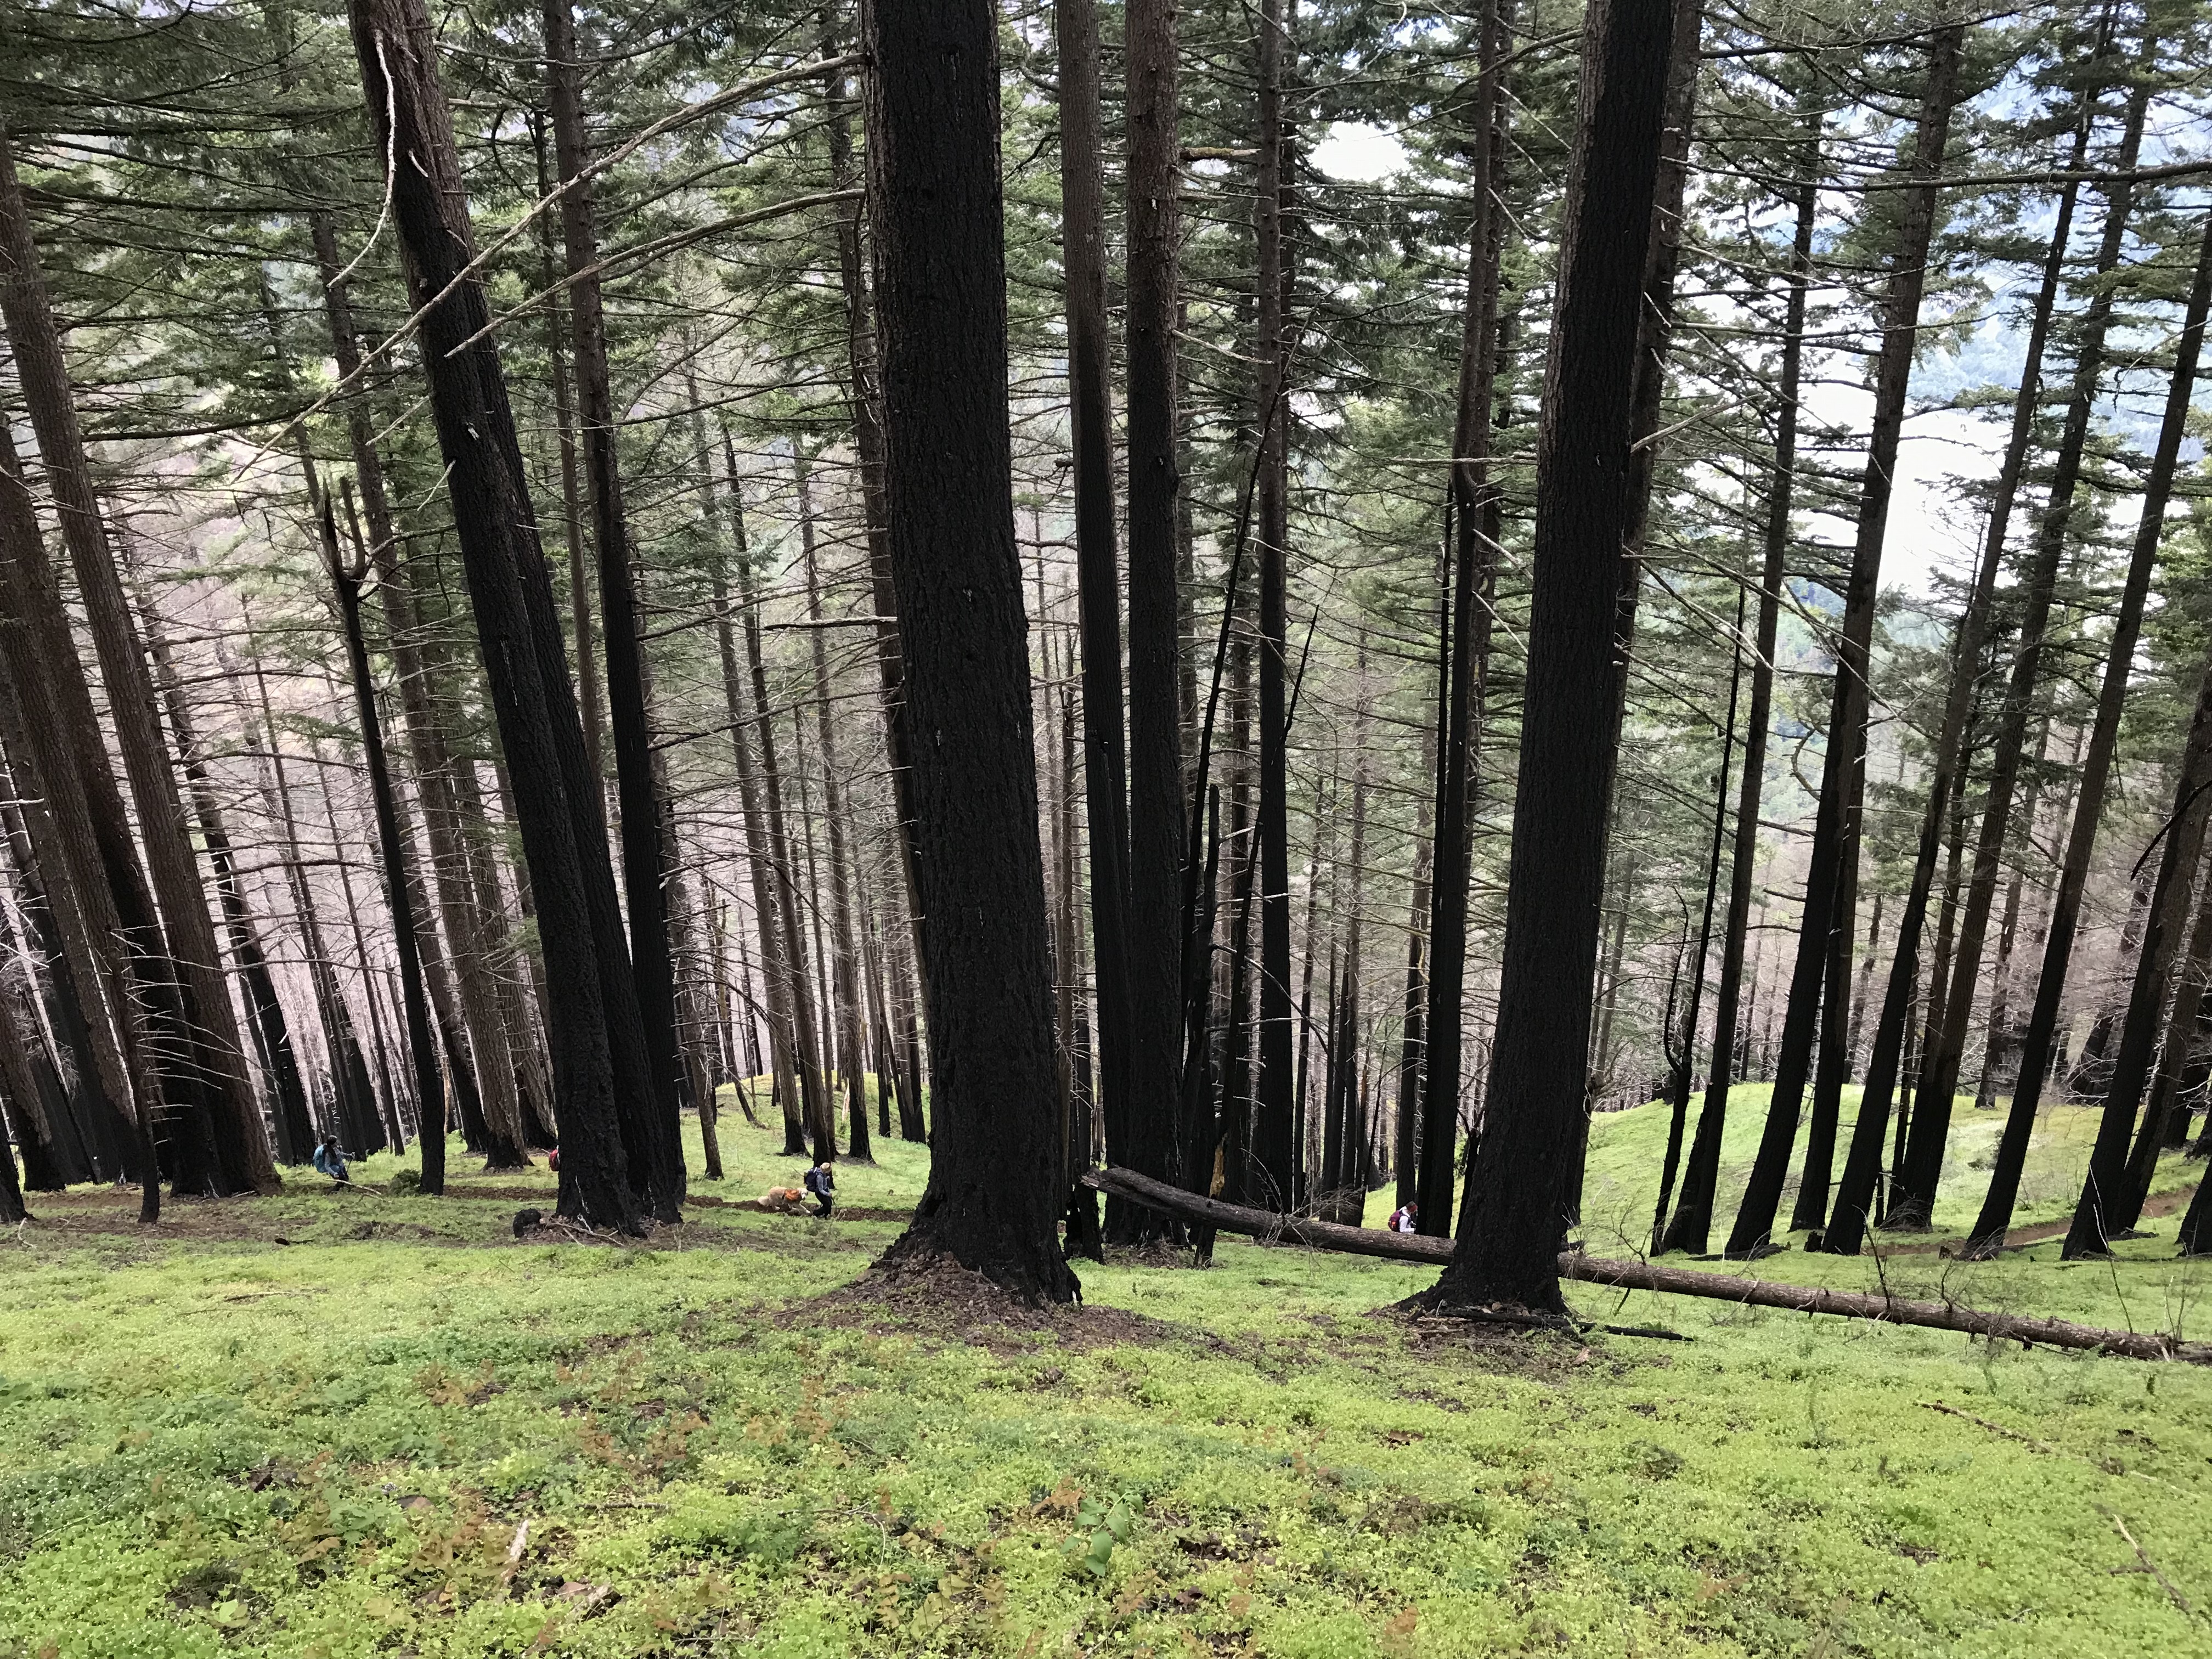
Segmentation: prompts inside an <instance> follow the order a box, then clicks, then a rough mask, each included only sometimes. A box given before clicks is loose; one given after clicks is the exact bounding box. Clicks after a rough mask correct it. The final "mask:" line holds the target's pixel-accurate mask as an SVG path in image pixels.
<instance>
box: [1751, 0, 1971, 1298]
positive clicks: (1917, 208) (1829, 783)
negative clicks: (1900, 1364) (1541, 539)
mask: <svg viewBox="0 0 2212 1659" xmlns="http://www.w3.org/2000/svg"><path fill="white" fill-rule="evenodd" d="M1964 35H1965V31H1964V29H1963V27H1960V26H1958V25H1952V26H1950V27H1945V28H1942V29H1939V30H1937V31H1936V35H1935V38H1934V40H1932V42H1931V43H1930V45H1929V65H1928V81H1927V85H1926V88H1925V89H1924V91H1923V94H1922V97H1921V106H1920V119H1919V123H1918V126H1917V131H1916V134H1915V137H1914V139H1913V147H1912V159H1911V161H1910V162H1909V163H1908V164H1907V167H1908V171H1907V178H1908V179H1910V180H1911V185H1912V187H1911V189H1909V190H1907V191H1905V192H1904V195H1905V200H1904V203H1903V204H1902V208H1901V210H1900V217H1899V225H1898V231H1897V242H1896V246H1895V247H1894V249H1893V254H1892V258H1891V260H1890V276H1889V284H1888V289H1887V293H1886V294H1885V295H1884V296H1883V302H1882V339H1881V352H1880V354H1879V355H1878V356H1877V359H1876V362H1875V407H1874V425H1873V430H1872V431H1871V433H1870V434H1869V439H1868V445H1867V464H1866V473H1865V477H1864V479H1863V482H1862V483H1861V484H1860V487H1859V503H1858V527H1857V538H1856V540H1855V542H1854V544H1853V546H1852V550H1851V566H1850V578H1849V580H1848V581H1847V582H1846V584H1845V591H1844V617H1843V625H1842V628H1841V629H1840V637H1839V638H1838V641H1837V643H1836V676H1835V689H1834V692H1833V695H1832V697H1831V699H1830V702H1829V711H1828V740H1827V745H1826V750H1827V752H1826V757H1825V759H1824V762H1823V765H1822V771H1821V778H1820V808H1819V811H1818V812H1817V813H1816V814H1815V817H1814V828H1813V850H1812V857H1811V860H1810V864H1809V867H1808V872H1807V876H1806V884H1805V909H1804V919H1803V921H1802V924H1801V928H1800V931H1799V933H1798V936H1797V959H1796V965H1795V967H1794V968H1793V969H1792V971H1791V974H1790V1000H1789V1003H1788V1006H1787V1007H1786V1009H1785V1010H1784V1015H1783V1030H1782V1053H1781V1055H1780V1058H1779V1059H1778V1061H1777V1064H1776V1066H1775V1078H1774V1092H1773V1095H1772V1097H1771V1099H1770V1100H1769V1102H1768V1104H1767V1113H1766V1123H1765V1127H1764V1129H1763V1130H1762V1131H1761V1133H1760V1136H1759V1151H1758V1153H1757V1154H1756V1156H1755V1157H1754V1158H1753V1162H1752V1169H1751V1178H1750V1180H1749V1182H1747V1184H1746V1187H1745V1189H1744V1195H1743V1202H1742V1204H1741V1207H1739V1209H1738V1210H1737V1212H1736V1218H1735V1226H1734V1227H1733V1228H1732V1229H1731V1230H1730V1231H1729V1241H1728V1246H1727V1253H1728V1254H1729V1255H1731V1256H1737V1257H1741V1256H1747V1255H1756V1254H1758V1253H1759V1252H1760V1251H1762V1250H1764V1249H1766V1248H1768V1246H1769V1244H1770V1242H1771V1234H1772V1232H1773V1231H1774V1217H1775V1212H1776V1211H1777V1210H1778V1208H1779V1207H1780V1206H1781V1202H1782V1184H1783V1182H1784V1178H1785V1177H1786V1176H1788V1174H1789V1169H1790V1149H1791V1147H1792V1146H1793V1145H1794V1144H1795V1142H1796V1137H1797V1117H1798V1110H1799V1108H1800V1107H1801V1105H1802V1103H1803V1100H1804V1093H1805V1082H1806V1075H1807V1073H1808V1070H1809V1068H1810V1066H1811V1062H1812V1059H1813V1039H1814V1023H1815V1021H1816V1020H1817V1018H1819V1014H1820V991H1821V986H1822V982H1823V981H1825V980H1826V978H1827V977H1828V970H1829V968H1830V964H1831V960H1832V957H1833V954H1834V949H1835V947H1834V946H1833V945H1832V943H1831V940H1830V938H1829V934H1830V933H1831V932H1832V930H1834V929H1837V928H1841V929H1842V930H1843V931H1844V934H1845V935H1846V937H1848V935H1849V933H1850V931H1851V927H1852V921H1851V917H1850V915H1848V914H1839V912H1838V900H1839V899H1843V898H1844V897H1846V896H1847V895H1846V894H1845V893H1844V890H1843V886H1842V880H1843V872H1844V866H1845V865H1846V864H1847V863H1848V864H1850V866H1852V867H1853V868H1854V869H1856V867H1857V860H1858V839H1859V824H1858V821H1857V816H1856V815H1855V814H1853V813H1852V812H1851V811H1850V810H1849V809H1850V793H1851V782H1852V779H1853V778H1854V776H1855V775H1857V768H1858V765H1859V757H1860V753H1861V751H1862V750H1863V748H1864V746H1865V743H1866V722H1867V678H1866V676H1867V657H1868V647H1869V643H1870V641H1871V640H1872V637H1873V633H1874V610H1875V584H1876V580H1877V579H1878V578H1879V576H1880V575H1881V550H1882V540H1883V538H1884V535H1885V534H1886V532H1887V529H1888V526H1889V500H1890V491H1891V485H1892V481H1893V477H1894V476H1895V473H1896V471H1897V446H1898V440H1899V435H1900V430H1901V428H1902V427H1903V424H1904V421H1905V393H1906V392H1907V391H1908V390H1909V388H1910V386H1911V379H1912V358H1913V352H1914V349H1915V347H1916V345H1917V343H1918V340H1919V329H1920V299H1921V294H1922V291H1923V289H1925V287H1926V285H1927V276H1928V247H1929V242H1930V240H1932V239H1933V237H1934V234H1935V228H1936V195H1937V186H1936V183H1935V180H1936V178H1937V176H1938V175H1939V174H1940V173H1942V167H1943V149H1944V145H1945V143H1946V141H1947V140H1948V137H1949V134H1950V125H1951V110H1952V106H1953V105H1954V103H1955V102H1956V101H1957V98H1958V91H1959V59H1960V48H1961V45H1962V42H1963V40H1964Z"/></svg>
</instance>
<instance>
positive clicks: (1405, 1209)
mask: <svg viewBox="0 0 2212 1659" xmlns="http://www.w3.org/2000/svg"><path fill="white" fill-rule="evenodd" d="M1420 1214H1421V1206H1419V1205H1418V1204H1415V1203H1413V1202H1412V1201H1411V1200H1408V1201H1407V1202H1406V1203H1404V1204H1401V1205H1400V1206H1398V1207H1397V1208H1396V1209H1395V1210H1393V1211H1391V1212H1390V1219H1389V1221H1388V1222H1386V1223H1385V1224H1384V1225H1386V1226H1388V1227H1389V1229H1390V1231H1392V1232H1394V1233H1417V1232H1419V1231H1420V1230H1421V1221H1420Z"/></svg>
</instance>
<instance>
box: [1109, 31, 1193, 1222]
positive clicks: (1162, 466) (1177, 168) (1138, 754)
mask: <svg viewBox="0 0 2212 1659" xmlns="http://www.w3.org/2000/svg"><path fill="white" fill-rule="evenodd" d="M1124 33H1125V41H1126V44H1125V50H1124V65H1125V67H1124V76H1125V79H1126V87H1125V108H1126V111H1127V129H1128V152H1129V154H1128V166H1127V211H1126V216H1125V224H1126V234H1127V239H1128V264H1127V298H1126V302H1125V304H1126V309H1125V312H1124V318H1125V324H1124V326H1125V330H1126V337H1125V342H1124V355H1125V358H1126V365H1127V367H1126V373H1127V397H1128V410H1127V445H1128V454H1127V469H1128V477H1127V489H1128V503H1127V522H1128V542H1129V546H1128V584H1129V887H1128V894H1129V896H1128V910H1127V971H1128V981H1129V1042H1128V1057H1127V1067H1126V1071H1127V1083H1126V1085H1124V1086H1123V1087H1122V1088H1121V1090H1120V1091H1119V1095H1120V1098H1119V1100H1118V1101H1117V1100H1116V1098H1115V1090H1114V1089H1113V1088H1112V1086H1111V1085H1110V1083H1109V1085H1108V1087H1107V1089H1106V1091H1104V1094H1103V1111H1104V1116H1105V1129H1106V1146H1107V1152H1108V1156H1109V1158H1111V1159H1112V1161H1114V1162H1115V1163H1117V1164H1127V1165H1128V1166H1129V1167H1130V1168H1131V1169H1133V1170H1138V1171H1139V1172H1141V1173H1147V1174H1152V1175H1156V1176H1158V1177H1160V1178H1161V1179H1164V1180H1171V1179H1173V1178H1174V1177H1175V1174H1176V1163H1177V1159H1176V1100H1177V1097H1178V1095H1177V1089H1176V1078H1177V1072H1178V1066H1177V1061H1178V1060H1179V1059H1180V1056H1181V1043H1180V1040H1179V1039H1180V1036H1181V1033H1182V988H1183V986H1182V975H1183V965H1184V961H1185V956H1184V950H1183V945H1184V937H1183V931H1182V930H1183V926H1184V920H1185V918H1184V909H1183V902H1182V900H1183V867H1182V861H1183V858H1184V847H1185V837H1186V832H1187V829H1188V825H1187V823H1186V822H1185V817H1184V814H1185V811H1186V805H1185V801H1184V792H1183V776H1182V634H1181V630H1180V626H1179V617H1178V614H1177V594H1178V587H1177V582H1176V562H1177V553H1178V550H1179V548H1180V545H1181V542H1180V519H1179V513H1180V508H1181V503H1182V470H1181V466H1180V465H1179V451H1178V448H1177V444H1176V431H1177V425H1178V414H1177V396H1176V388H1177V382H1176V329H1177V326H1178V318H1177V309H1176V308H1177V304H1178V290H1179V288H1180V284H1181V266H1180V262H1179V258H1178V255H1177V248H1178V246H1179V238H1180V236H1181V234H1182V233H1181V224H1180V215H1179V212H1178V202H1179V197H1180V192H1181V190H1182V156H1181V152H1180V149H1179V144H1180V142H1181V140H1180V131H1179V130H1180V107H1181V102H1180V100H1181V89H1180V82H1179V81H1178V78H1177V77H1178V58H1177V51H1178V49H1177V38H1176V5H1175V0H1133V3H1132V4H1131V5H1130V6H1129V7H1128V8H1127V17H1126V21H1125V24H1124ZM1184 1173H1185V1177H1186V1178H1187V1179H1189V1178H1195V1177H1194V1176H1193V1174H1192V1172H1188V1171H1186V1172H1184ZM1170 1225H1171V1224H1170V1223H1169V1222H1167V1221H1166V1220H1165V1219H1164V1218H1162V1217H1160V1216H1158V1214H1156V1213H1154V1212H1150V1211H1146V1210H1144V1209H1142V1208H1140V1207H1139V1206H1129V1205H1125V1204H1123V1203H1121V1202H1120V1201H1119V1200H1115V1199H1114V1198H1112V1197H1111V1196H1109V1198H1108V1200H1107V1206H1106V1237H1107V1239H1108V1242H1109V1243H1123V1244H1130V1243H1142V1242H1144V1241H1145V1240H1147V1239H1152V1238H1157V1237H1163V1236H1164V1234H1165V1232H1166V1231H1168V1230H1169V1229H1170Z"/></svg>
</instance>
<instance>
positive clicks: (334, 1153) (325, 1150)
mask: <svg viewBox="0 0 2212 1659" xmlns="http://www.w3.org/2000/svg"><path fill="white" fill-rule="evenodd" d="M315 1167H316V1168H317V1169H318V1170H321V1171H322V1172H323V1173H324V1174H325V1175H326V1176H329V1177H330V1178H331V1180H333V1181H337V1182H343V1181H344V1180H345V1178H346V1161H345V1154H344V1153H343V1152H340V1151H339V1150H338V1138H337V1136H336V1135H325V1136H324V1137H323V1144H322V1145H321V1146H318V1147H316V1148H315Z"/></svg>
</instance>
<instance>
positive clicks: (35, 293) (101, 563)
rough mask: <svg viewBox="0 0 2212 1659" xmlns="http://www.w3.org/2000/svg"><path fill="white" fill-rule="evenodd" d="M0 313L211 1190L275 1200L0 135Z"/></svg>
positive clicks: (139, 659) (142, 668)
mask: <svg viewBox="0 0 2212 1659" xmlns="http://www.w3.org/2000/svg"><path fill="white" fill-rule="evenodd" d="M0 313H4V316H5V320H6V325H7V334H8V338H9V344H10V346H11V347H12V348H13V349H14V352H15V373H16V376H17V378H18V380H20V382H21V386H22V390H23V399H24V403H25V405H26V407H27V413H28V414H29V416H30V418H31V428H32V430H33V433H35V434H36V435H37V438H38V443H39V453H40V456H41V457H42V458H43V459H45V461H46V485H47V488H48V489H49V490H50V491H51V492H52V495H53V499H54V505H55V511H56V515H57V517H58V519H59V520H60V523H61V530H62V540H63V543H64V545H65V546H66V547H67V548H68V550H69V556H70V565H71V567H72V568H74V570H75V571H76V580H77V592H78V596H79V598H80V599H82V602H83V605H84V611H85V618H86V621H87V623H88V624H89V626H90V631H91V634H92V640H93V646H94V651H95V652H96V653H97V654H98V657H99V659H100V679H101V681H102V682H103V684H105V685H106V690H107V694H108V696H107V702H108V709H109V713H110V716H111V718H112V720H113V721H114V724H115V734H116V740H117V746H118V748H119V749H120V750H121V751H122V755H123V767H124V774H125V778H126V780H127V781H128V782H129V784H130V788H131V803H132V805H134V806H136V807H137V823H138V831H139V836H140V840H141V842H142V844H143V848H144V852H145V866H144V868H145V871H146V873H147V874H148V875H149V876H150V877H151V878H152V884H153V890H154V896H155V901H156V902H157V903H158V906H159V908H160V914H161V933H162V935H163V936H164V937H165V938H166V939H167V954H168V957H169V959H170V961H171V963H173V965H174V969H175V971H176V990H177V994H178V998H179V1003H180V1005H181V1006H180V1012H181V1015H182V1029H181V1030H180V1032H179V1034H178V1035H179V1037H180V1038H181V1040H182V1041H183V1042H185V1044H186V1045H187V1047H186V1048H185V1065H186V1066H187V1067H188V1069H189V1072H190V1073H191V1077H192V1079H193V1081H194V1084H195V1085H196V1086H197V1090H198V1091H199V1093H200V1095H201V1097H202V1098H203V1099H204V1102H205V1103H206V1110H207V1120H206V1122H205V1125H204V1128H205V1131H206V1133H207V1135H208V1138H209V1139H210V1141H211V1143H212V1149H213V1152H214V1154H215V1163H214V1166H213V1167H212V1168H211V1169H210V1170H209V1171H208V1172H207V1174H208V1176H209V1180H210V1186H211V1188H213V1190H215V1191H216V1192H219V1193H241V1192H263V1193H270V1192H275V1191H276V1190H278V1189H279V1188H281V1186H282V1185H283V1183H282V1182H280V1181H279V1180H278V1178H277V1175H276V1165H275V1164H273V1163H272V1162H271V1161H270V1155H269V1139H268V1136H267V1135H266V1134H265V1133H264V1131H263V1128H262V1123H261V1113H260V1109H259V1107H258V1104H257V1103H255V1101H254V1098H253V1089H252V1084H251V1083H250V1082H249V1080H248V1079H247V1078H246V1065H245V1056H246V1047H245V1044H244V1042H242V1041H241V1039H240V1036H239V1032H238V1024H237V1020H236V1018H235V1017H234V1013H233V1012H232V1008H231V1002H230V987H229V986H228V984H226V983H225V982H224V980H223V975H222V962H221V957H220V956H219V954H218V952H217V950H216V939H215V924H214V922H213V921H212V919H211V918H210V916H209V915H208V906H207V898H206V894H205V891H204V884H203V881H202V878H201V874H200V870H199V866H198V861H197V859H196V858H195V856H194V854H193V851H192V847H191V841H190V840H189V839H188V838H187V836H186V831H185V811H184V805H183V802H182V801H181V800H180V799H179V797H178V793H177V780H176V775H175V774H174V773H173V771H172V770H171V769H170V767H169V762H168V757H167V753H166V752H165V750H164V746H163V744H162V742H161V730H160V725H159V721H158V719H157V716H156V714H155V708H156V704H155V699H154V687H153V683H152V681H151V679H150V678H149V674H148V671H147V667H146V661H145V658H144V656H143V653H141V652H140V651H139V649H138V647H137V638H136V636H135V634H134V632H133V630H132V629H131V611H130V605H129V601H128V600H127V599H125V596H124V592H123V581H122V577H121V575H120V574H119V573H118V569H117V567H116V560H115V556H114V552H113V550H112V546H111V545H110V543H109V539H108V532H107V528H106V526H105V525H104V524H103V523H102V522H101V519H100V503H99V500H98V497H97V495H96V494H95V493H94V483H93V477H92V466H91V462H90V459H89V458H88V455H87V454H86V452H85V447H84V435H83V432H82V428H80V427H79V425H78V423H77V414H76V403H75V394H74V392H73V391H72V389H71V387H70V380H69V369H68V366H67V364H66V362H64V358H63V354H62V345H61V336H60V332H59V331H58V328H57V326H56V325H55V322H54V316H53V312H52V307H51V305H50V303H49V301H48V297H47V294H46V279H45V276H44V274H43V273H42V272H41V271H40V268H39V262H38V252H37V249H36V247H35V246H34V244H33V239H32V231H31V222H30V218H29V215H28V212H27V209H26V207H25V205H24V201H23V195H22V188H21V184H20V182H19V181H18V179H17V178H16V175H15V155H14V152H13V149H12V147H11V145H10V143H9V139H8V137H7V134H6V131H5V130H4V129H0Z"/></svg>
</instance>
